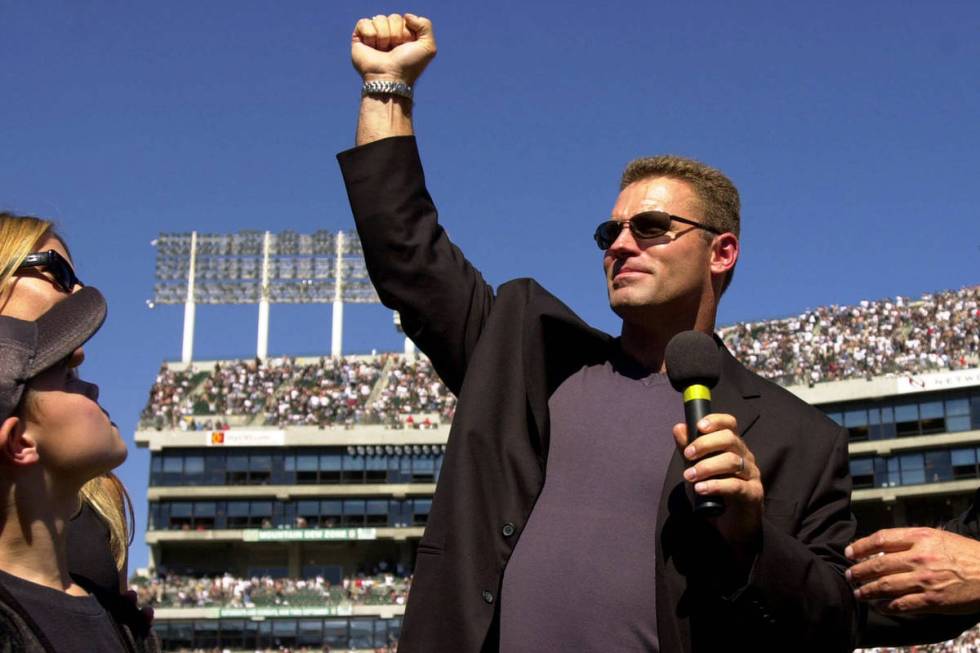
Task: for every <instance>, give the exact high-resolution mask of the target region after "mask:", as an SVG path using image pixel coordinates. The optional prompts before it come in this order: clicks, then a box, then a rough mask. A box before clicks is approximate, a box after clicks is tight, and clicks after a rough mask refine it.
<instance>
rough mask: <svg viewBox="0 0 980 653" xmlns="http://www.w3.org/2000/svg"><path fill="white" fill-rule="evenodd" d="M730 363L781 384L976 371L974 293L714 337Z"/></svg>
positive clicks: (830, 312)
mask: <svg viewBox="0 0 980 653" xmlns="http://www.w3.org/2000/svg"><path fill="white" fill-rule="evenodd" d="M719 335H720V336H721V338H722V340H724V341H725V344H726V345H727V346H728V348H729V349H730V350H731V351H732V353H733V354H734V355H735V357H736V358H737V359H738V360H740V361H741V362H742V363H744V364H745V365H746V366H748V367H749V368H750V369H752V370H754V371H755V372H757V373H759V374H761V375H762V376H764V377H767V378H770V379H773V380H774V381H776V382H777V383H780V384H783V385H793V384H802V383H806V384H809V385H813V384H815V383H820V382H822V381H836V380H841V379H851V378H870V377H875V376H882V375H888V374H916V373H920V372H929V371H938V370H955V369H961V368H964V367H972V366H975V365H977V356H978V354H980V286H973V287H968V288H963V289H961V290H955V291H945V292H938V293H933V294H926V295H923V296H922V297H921V298H919V299H910V298H907V297H896V298H894V299H883V300H879V301H862V302H860V303H859V304H857V305H855V306H836V305H832V306H823V307H820V308H817V309H814V310H808V311H805V312H803V313H801V314H800V315H797V316H795V317H790V318H787V319H783V320H767V321H764V322H743V323H739V324H735V325H733V326H730V327H725V328H723V329H721V330H720V331H719Z"/></svg>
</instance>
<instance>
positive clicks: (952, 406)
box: [946, 397, 970, 416]
mask: <svg viewBox="0 0 980 653" xmlns="http://www.w3.org/2000/svg"><path fill="white" fill-rule="evenodd" d="M946 414H947V415H967V416H969V414H970V400H969V399H967V398H966V397H957V398H955V399H947V400H946Z"/></svg>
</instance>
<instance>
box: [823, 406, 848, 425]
mask: <svg viewBox="0 0 980 653" xmlns="http://www.w3.org/2000/svg"><path fill="white" fill-rule="evenodd" d="M827 417H829V418H830V419H832V420H834V421H835V422H837V425H838V426H844V413H843V412H841V411H839V410H833V411H831V412H828V413H827Z"/></svg>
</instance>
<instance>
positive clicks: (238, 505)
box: [228, 501, 248, 517]
mask: <svg viewBox="0 0 980 653" xmlns="http://www.w3.org/2000/svg"><path fill="white" fill-rule="evenodd" d="M228 516H229V517H247V516H248V501H229V502H228Z"/></svg>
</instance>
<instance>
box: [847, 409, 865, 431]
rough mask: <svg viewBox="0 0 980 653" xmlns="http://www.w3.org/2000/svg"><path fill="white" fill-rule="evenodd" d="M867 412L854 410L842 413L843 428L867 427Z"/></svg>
mask: <svg viewBox="0 0 980 653" xmlns="http://www.w3.org/2000/svg"><path fill="white" fill-rule="evenodd" d="M867 425H868V411H867V409H866V408H855V409H852V410H848V411H847V412H845V413H844V426H846V427H848V428H850V427H852V426H867Z"/></svg>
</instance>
